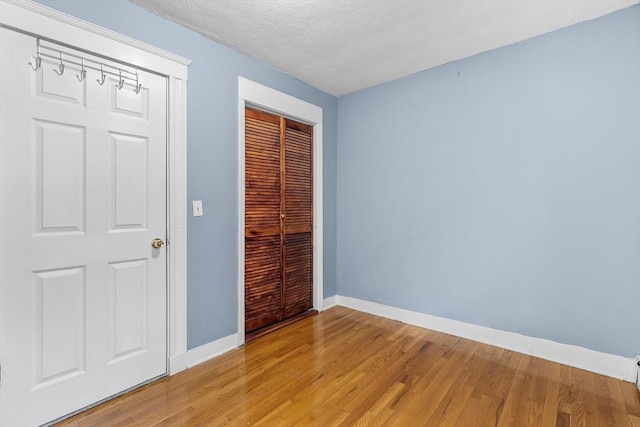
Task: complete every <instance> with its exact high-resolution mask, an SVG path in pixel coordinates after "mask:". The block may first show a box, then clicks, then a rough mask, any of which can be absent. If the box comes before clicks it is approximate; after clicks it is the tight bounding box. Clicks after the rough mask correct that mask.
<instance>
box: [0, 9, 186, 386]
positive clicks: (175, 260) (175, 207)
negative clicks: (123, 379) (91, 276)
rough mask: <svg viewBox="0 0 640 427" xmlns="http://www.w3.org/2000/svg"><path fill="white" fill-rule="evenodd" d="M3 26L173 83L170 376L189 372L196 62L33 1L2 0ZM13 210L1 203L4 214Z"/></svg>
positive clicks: (169, 198) (169, 115)
mask: <svg viewBox="0 0 640 427" xmlns="http://www.w3.org/2000/svg"><path fill="white" fill-rule="evenodd" d="M0 26H2V27H5V28H7V29H10V30H14V31H17V32H21V33H24V34H28V35H31V36H34V37H40V38H42V39H44V40H51V41H54V42H56V43H58V44H61V45H68V46H70V47H72V48H73V49H76V50H80V51H86V52H90V53H91V52H94V53H96V54H98V55H99V56H103V57H107V58H113V59H114V60H115V61H117V62H120V63H123V64H126V65H130V66H133V67H138V68H139V69H144V70H146V71H149V72H152V73H154V74H158V75H161V76H163V77H165V78H166V79H167V107H168V109H167V133H166V135H167V142H166V143H167V164H166V168H167V251H168V253H167V375H173V374H175V373H177V372H180V371H182V370H184V369H186V368H187V77H188V68H187V67H188V66H189V65H190V64H191V60H189V59H187V58H184V57H181V56H179V55H176V54H174V53H171V52H167V51H165V50H163V49H159V48H156V47H154V46H151V45H149V44H146V43H144V42H141V41H139V40H136V39H133V38H131V37H128V36H125V35H122V34H120V33H117V32H115V31H111V30H109V29H106V28H103V27H100V26H98V25H95V24H92V23H90V22H87V21H84V20H82V19H79V18H75V17H73V16H70V15H67V14H66V13H63V12H60V11H58V10H56V9H52V8H50V7H47V6H44V5H41V4H39V3H36V2H33V1H28V0H0ZM34 40H35V39H34ZM35 52H36V45H35V42H34V46H33V54H34V55H35ZM17 65H19V64H16V66H17ZM24 67H25V73H27V72H30V68H29V65H28V64H24ZM142 84H143V85H144V82H142ZM0 102H1V100H0ZM10 208H11V207H10V206H7V205H6V204H4V203H3V202H2V199H1V198H0V215H2V212H4V211H5V210H6V209H10ZM0 290H1V288H0ZM0 298H2V295H1V294H0ZM0 331H1V328H0ZM5 345H9V343H6V342H4V340H3V337H1V336H0V360H1V359H2V349H3V346H5Z"/></svg>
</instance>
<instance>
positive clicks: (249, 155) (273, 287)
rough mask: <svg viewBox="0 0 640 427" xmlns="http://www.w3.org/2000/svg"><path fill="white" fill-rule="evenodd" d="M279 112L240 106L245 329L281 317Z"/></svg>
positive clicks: (252, 328)
mask: <svg viewBox="0 0 640 427" xmlns="http://www.w3.org/2000/svg"><path fill="white" fill-rule="evenodd" d="M280 140H281V138H280V117H278V116H275V115H273V114H268V113H264V112H260V111H255V110H251V109H246V111H245V171H246V173H245V278H244V279H245V329H246V331H248V332H249V331H252V330H255V329H258V328H261V327H263V326H266V325H270V324H272V323H276V322H278V321H280V320H282V268H281V259H282V253H281V245H282V242H281V218H280V212H281V190H282V188H281V178H280V177H281V175H280V163H281V161H280V157H281V151H280V145H281V143H280Z"/></svg>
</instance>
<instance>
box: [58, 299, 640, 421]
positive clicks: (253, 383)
mask: <svg viewBox="0 0 640 427" xmlns="http://www.w3.org/2000/svg"><path fill="white" fill-rule="evenodd" d="M59 425H60V426H74V427H84V426H92V427H94V426H98V427H99V426H108V427H112V426H131V425H135V426H142V427H147V426H247V425H253V426H352V425H353V426H383V425H384V426H407V425H410V426H421V425H428V426H474V427H476V426H477V427H484V426H492V427H495V426H543V427H554V426H555V427H561V426H566V427H572V426H586V427H588V426H598V427H600V426H603V427H604V426H615V427H624V426H638V427H640V393H638V390H637V389H636V388H635V385H634V384H631V383H625V382H622V381H618V380H615V379H612V378H608V377H604V376H602V375H597V374H593V373H590V372H586V371H582V370H579V369H575V368H571V367H568V366H563V365H559V364H556V363H553V362H549V361H545V360H541V359H537V358H534V357H531V356H527V355H523V354H520V353H515V352H513V351H509V350H505V349H501V348H496V347H492V346H489V345H486V344H482V343H478V342H474V341H469V340H465V339H461V338H458V337H454V336H451V335H446V334H442V333H438V332H434V331H429V330H426V329H422V328H418V327H415V326H411V325H407V324H404V323H401V322H398V321H394V320H389V319H384V318H380V317H376V316H371V315H368V314H364V313H360V312H357V311H353V310H349V309H346V308H343V307H334V308H331V309H329V310H326V311H325V312H323V313H320V314H318V315H317V316H313V317H310V318H307V319H304V320H301V321H300V322H298V323H295V324H292V325H289V326H287V327H285V328H282V329H280V330H277V331H274V332H273V333H271V334H269V335H267V336H263V337H260V338H257V339H256V340H255V341H253V342H251V343H249V344H247V345H245V346H244V347H242V348H239V349H237V350H233V351H230V352H228V353H226V354H224V355H222V356H219V357H217V358H216V359H214V360H211V361H208V362H205V363H203V364H201V365H198V366H196V367H194V368H191V369H189V370H187V371H184V372H181V373H179V374H177V375H174V376H172V377H168V378H164V379H161V380H158V381H156V382H154V383H152V384H149V385H147V386H145V387H142V388H141V389H138V390H136V391H134V392H131V393H129V394H126V395H124V396H121V397H118V398H115V399H113V400H111V401H109V402H106V403H104V404H102V405H100V406H97V407H95V408H92V409H90V410H88V411H86V412H83V413H81V414H78V415H77V416H75V417H73V418H70V419H68V420H66V421H63V422H62V423H60V424H59Z"/></svg>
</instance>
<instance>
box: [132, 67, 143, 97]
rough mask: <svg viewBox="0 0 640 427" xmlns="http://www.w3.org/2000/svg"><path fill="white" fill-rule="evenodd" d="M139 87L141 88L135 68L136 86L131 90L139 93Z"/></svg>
mask: <svg viewBox="0 0 640 427" xmlns="http://www.w3.org/2000/svg"><path fill="white" fill-rule="evenodd" d="M140 89H142V83H138V69H137V68H136V87H134V88H133V91H134V92H135V93H140Z"/></svg>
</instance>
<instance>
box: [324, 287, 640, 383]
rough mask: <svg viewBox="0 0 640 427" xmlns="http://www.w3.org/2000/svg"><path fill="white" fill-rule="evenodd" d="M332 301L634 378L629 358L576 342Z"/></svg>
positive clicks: (345, 300) (351, 301) (346, 300)
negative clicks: (569, 342)
mask: <svg viewBox="0 0 640 427" xmlns="http://www.w3.org/2000/svg"><path fill="white" fill-rule="evenodd" d="M335 303H336V304H337V305H341V306H344V307H348V308H351V309H354V310H358V311H362V312H365V313H369V314H374V315H376V316H381V317H386V318H388V319H394V320H399V321H401V322H404V323H408V324H411V325H415V326H420V327H422V328H426V329H431V330H434V331H439V332H444V333H446V334H450V335H455V336H458V337H461V338H467V339H470V340H473V341H479V342H482V343H485V344H490V345H493V346H496V347H501V348H505V349H507V350H512V351H516V352H518V353H523V354H529V355H531V356H535V357H539V358H541V359H546V360H550V361H552V362H557V363H561V364H563V365H568V366H573V367H575V368H579V369H584V370H587V371H591V372H595V373H597V374H602V375H606V376H608V377H612V378H617V379H621V380H624V381H628V382H631V383H633V382H636V381H637V378H638V366H637V362H636V361H635V360H634V359H633V358H626V357H622V356H616V355H613V354H608V353H601V352H599V351H595V350H590V349H588V348H584V347H579V346H576V345H569V344H561V343H558V342H555V341H550V340H546V339H543V338H534V337H528V336H525V335H520V334H517V333H515V332H506V331H501V330H498V329H492V328H487V327H484V326H478V325H473V324H470V323H464V322H459V321H456V320H450V319H445V318H442V317H437V316H431V315H429V314H424V313H418V312H415V311H409V310H404V309H401V308H396V307H391V306H387V305H383V304H378V303H374V302H369V301H364V300H360V299H357V298H351V297H345V296H341V295H336V296H335ZM638 387H639V388H640V385H639V386H638Z"/></svg>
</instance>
